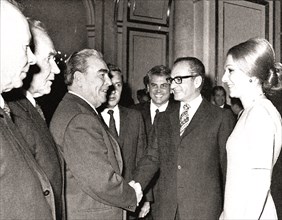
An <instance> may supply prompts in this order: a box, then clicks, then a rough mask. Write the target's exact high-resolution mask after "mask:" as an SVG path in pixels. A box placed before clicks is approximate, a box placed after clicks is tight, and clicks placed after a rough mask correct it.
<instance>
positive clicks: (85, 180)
mask: <svg viewBox="0 0 282 220" xmlns="http://www.w3.org/2000/svg"><path fill="white" fill-rule="evenodd" d="M50 130H51V133H52V135H53V137H54V139H55V142H56V143H57V144H58V146H59V147H60V148H61V150H62V153H63V156H64V159H65V163H66V180H65V182H66V183H65V185H66V208H67V219H68V220H69V219H76V220H77V219H83V220H85V219H92V220H93V219H97V220H103V219H122V209H121V208H123V209H126V210H130V211H134V210H135V208H136V203H137V199H136V194H135V191H134V189H133V188H132V187H130V186H129V185H128V184H127V182H126V181H125V180H124V179H123V178H122V177H121V173H122V158H121V152H120V149H119V146H118V143H117V142H116V140H115V139H114V138H113V137H112V136H111V135H110V133H109V131H108V129H107V128H105V125H104V123H103V122H102V121H101V119H100V118H99V116H98V115H97V114H96V112H95V111H94V110H93V109H92V108H91V106H89V105H88V103H87V102H85V101H84V100H82V99H81V98H79V97H78V96H76V95H73V94H70V93H67V94H66V95H65V96H64V98H63V100H62V101H61V103H60V104H59V106H58V107H57V109H56V111H55V113H54V115H53V118H52V120H51V124H50Z"/></svg>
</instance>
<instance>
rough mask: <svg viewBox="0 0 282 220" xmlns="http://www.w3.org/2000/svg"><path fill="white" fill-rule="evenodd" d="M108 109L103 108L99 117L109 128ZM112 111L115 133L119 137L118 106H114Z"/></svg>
mask: <svg viewBox="0 0 282 220" xmlns="http://www.w3.org/2000/svg"><path fill="white" fill-rule="evenodd" d="M109 110H110V109H109V108H105V109H104V110H103V111H102V112H101V115H102V117H103V119H104V121H105V123H106V125H107V126H108V127H109V124H110V115H109V113H108V111H109ZM111 110H113V111H114V114H113V116H114V119H115V123H116V129H117V133H118V135H119V132H120V114H119V107H118V105H116V106H115V107H114V108H113V109H111Z"/></svg>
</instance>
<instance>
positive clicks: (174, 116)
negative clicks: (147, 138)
mask: <svg viewBox="0 0 282 220" xmlns="http://www.w3.org/2000/svg"><path fill="white" fill-rule="evenodd" d="M179 108H180V103H178V106H177V105H175V107H174V108H168V109H167V112H168V113H169V119H170V124H171V132H172V137H175V138H173V142H174V144H175V145H174V146H178V145H179V143H180V121H179Z"/></svg>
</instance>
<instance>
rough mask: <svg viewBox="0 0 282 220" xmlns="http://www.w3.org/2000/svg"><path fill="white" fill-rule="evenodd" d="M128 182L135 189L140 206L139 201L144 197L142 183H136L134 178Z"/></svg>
mask: <svg viewBox="0 0 282 220" xmlns="http://www.w3.org/2000/svg"><path fill="white" fill-rule="evenodd" d="M128 184H129V185H130V186H131V187H132V188H133V189H134V190H135V193H136V198H137V206H138V205H139V202H140V201H141V199H142V198H143V192H142V188H141V185H140V183H136V182H135V181H134V180H131V181H130V182H129V183H128Z"/></svg>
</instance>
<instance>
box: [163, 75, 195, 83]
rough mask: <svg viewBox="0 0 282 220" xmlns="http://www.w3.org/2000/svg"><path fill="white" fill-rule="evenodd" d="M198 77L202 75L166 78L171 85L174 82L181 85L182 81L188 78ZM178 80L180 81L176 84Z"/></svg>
mask: <svg viewBox="0 0 282 220" xmlns="http://www.w3.org/2000/svg"><path fill="white" fill-rule="evenodd" d="M197 76H200V75H199V74H196V75H187V76H176V77H174V78H172V77H167V78H166V82H167V83H169V84H171V83H172V82H173V81H174V82H175V83H176V84H181V83H182V79H188V78H192V77H197ZM177 79H179V80H180V81H179V82H176V80H177Z"/></svg>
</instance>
